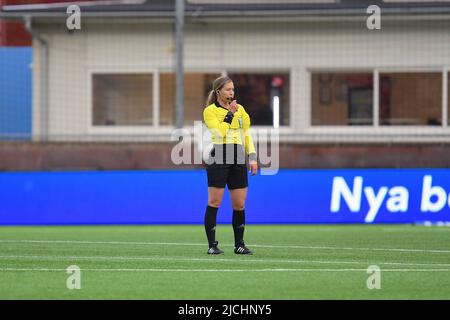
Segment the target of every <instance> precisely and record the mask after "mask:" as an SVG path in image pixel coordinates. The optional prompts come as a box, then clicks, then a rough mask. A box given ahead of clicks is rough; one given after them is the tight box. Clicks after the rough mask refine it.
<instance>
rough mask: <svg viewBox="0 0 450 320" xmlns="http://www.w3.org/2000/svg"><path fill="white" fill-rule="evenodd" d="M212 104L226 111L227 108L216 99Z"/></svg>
mask: <svg viewBox="0 0 450 320" xmlns="http://www.w3.org/2000/svg"><path fill="white" fill-rule="evenodd" d="M214 104H215V105H216V107H217V108H224V109H225V110H227V111H228V109H227V108H225V107H222V105H221V104H220V103H219V102H218V101H216V102H214Z"/></svg>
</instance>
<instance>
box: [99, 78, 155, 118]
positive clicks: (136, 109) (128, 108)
mask: <svg viewBox="0 0 450 320" xmlns="http://www.w3.org/2000/svg"><path fill="white" fill-rule="evenodd" d="M92 82H93V97H92V99H93V119H92V121H93V125H94V126H136V125H152V122H153V117H152V109H153V90H152V84H153V75H151V74H94V75H93V80H92Z"/></svg>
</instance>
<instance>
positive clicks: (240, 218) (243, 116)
mask: <svg viewBox="0 0 450 320" xmlns="http://www.w3.org/2000/svg"><path fill="white" fill-rule="evenodd" d="M206 105H207V107H206V108H205V109H204V111H203V119H204V121H205V124H206V126H207V127H208V129H209V131H210V132H211V139H212V142H213V145H214V147H213V149H212V150H211V153H210V157H209V159H208V161H207V164H206V172H207V176H208V206H207V207H206V213H205V231H206V237H207V238H208V243H209V249H208V254H223V251H222V250H220V249H219V248H218V246H217V245H218V241H216V238H215V236H216V220H217V211H218V209H219V206H220V203H221V202H222V196H223V193H224V190H225V185H227V186H228V190H229V191H230V198H231V204H232V207H233V219H232V224H233V231H234V245H235V248H234V253H236V254H253V252H252V251H251V250H250V249H248V248H247V247H246V246H245V243H244V228H245V209H244V208H245V199H246V197H247V187H248V177H247V167H246V161H245V160H246V154H247V155H248V157H249V161H248V162H249V170H250V172H251V174H252V175H255V174H256V172H257V170H258V165H257V161H256V151H255V146H254V144H253V139H252V137H251V135H250V132H249V130H250V117H249V115H248V114H247V112H246V111H245V109H244V107H243V106H241V105H239V104H237V103H236V100H234V85H233V81H232V80H231V79H230V78H229V77H220V78H217V79H216V80H214V82H213V84H212V90H211V91H210V93H209V95H208V99H207V103H206Z"/></svg>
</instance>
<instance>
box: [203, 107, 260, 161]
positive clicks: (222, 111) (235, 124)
mask: <svg viewBox="0 0 450 320" xmlns="http://www.w3.org/2000/svg"><path fill="white" fill-rule="evenodd" d="M237 106H238V109H237V111H236V112H235V113H234V116H233V120H232V121H231V124H229V123H227V122H225V121H224V119H225V116H226V115H227V113H228V109H227V108H225V107H223V106H221V105H220V104H219V103H218V102H216V103H213V104H210V105H209V106H207V107H206V108H205V109H204V110H203V120H204V121H205V124H206V126H207V127H208V129H209V131H210V132H211V139H212V142H213V143H214V144H225V143H232V144H241V145H242V141H243V140H244V146H245V151H246V153H247V155H250V154H252V158H254V157H256V151H255V145H254V144H253V139H252V136H251V135H250V116H249V115H248V113H247V112H246V111H245V109H244V107H243V106H241V105H240V104H238V105H237ZM243 137H244V139H243Z"/></svg>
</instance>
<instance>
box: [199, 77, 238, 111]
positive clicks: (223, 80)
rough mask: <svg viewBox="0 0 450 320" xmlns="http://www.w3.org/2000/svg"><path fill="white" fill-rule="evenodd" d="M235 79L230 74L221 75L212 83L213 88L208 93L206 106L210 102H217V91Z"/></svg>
mask: <svg viewBox="0 0 450 320" xmlns="http://www.w3.org/2000/svg"><path fill="white" fill-rule="evenodd" d="M232 81H233V80H231V79H230V77H228V76H224V77H219V78H217V79H216V80H214V81H213V83H212V90H211V91H210V92H209V94H208V98H207V99H206V106H209V105H210V104H213V103H215V102H217V95H216V91H217V90H220V89H222V87H223V86H224V85H225V84H227V83H228V82H232Z"/></svg>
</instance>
